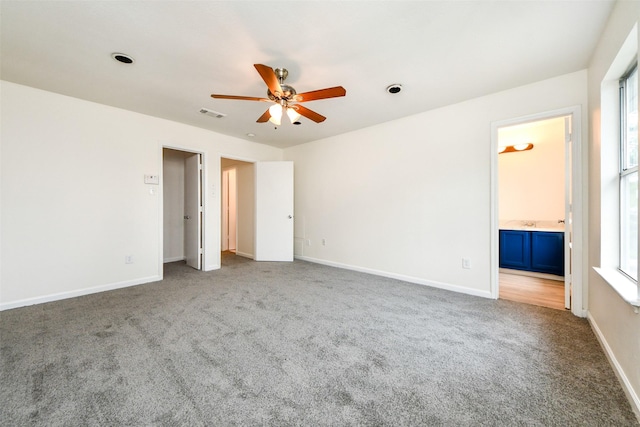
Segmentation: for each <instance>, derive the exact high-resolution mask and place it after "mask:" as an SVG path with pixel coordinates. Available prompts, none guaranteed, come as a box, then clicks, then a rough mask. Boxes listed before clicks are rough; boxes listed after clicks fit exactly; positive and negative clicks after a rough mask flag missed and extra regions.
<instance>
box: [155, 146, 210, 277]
mask: <svg viewBox="0 0 640 427" xmlns="http://www.w3.org/2000/svg"><path fill="white" fill-rule="evenodd" d="M162 171H163V173H162V184H163V185H162V189H163V197H162V200H163V240H162V241H163V244H162V246H163V247H162V255H163V262H164V263H167V262H175V261H183V260H184V261H186V263H187V265H189V266H190V267H193V268H195V269H196V270H202V266H203V261H202V258H203V252H204V251H203V238H202V235H203V233H202V231H203V218H204V207H203V197H202V181H203V179H202V176H203V166H202V153H196V152H189V151H182V150H176V149H170V148H163V150H162Z"/></svg>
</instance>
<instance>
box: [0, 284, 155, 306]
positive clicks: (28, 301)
mask: <svg viewBox="0 0 640 427" xmlns="http://www.w3.org/2000/svg"><path fill="white" fill-rule="evenodd" d="M160 280H162V276H148V277H142V278H140V279H134V280H126V281H124V282H117V283H110V284H108V285H101V286H94V287H91V288H84V289H79V290H77V291H69V292H59V293H55V294H50V295H44V296H41V297H35V298H25V299H21V300H18V301H13V302H7V303H0V311H4V310H10V309H12V308H19V307H26V306H28V305H35V304H44V303H47V302H53V301H59V300H63V299H68V298H75V297H81V296H84V295H90V294H97V293H99V292H105V291H113V290H115V289H120V288H127V287H129V286H136V285H142V284H144V283H149V282H157V281H160Z"/></svg>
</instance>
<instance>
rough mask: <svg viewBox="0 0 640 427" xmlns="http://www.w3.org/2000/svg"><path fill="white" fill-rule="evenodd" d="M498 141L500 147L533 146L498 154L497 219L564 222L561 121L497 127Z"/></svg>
mask: <svg viewBox="0 0 640 427" xmlns="http://www.w3.org/2000/svg"><path fill="white" fill-rule="evenodd" d="M498 138H499V139H498V143H499V145H500V146H507V145H515V144H519V143H523V142H524V143H526V142H531V143H533V149H531V150H529V151H519V152H510V153H501V154H499V155H498V170H499V174H498V177H499V180H498V186H499V190H498V192H499V217H500V220H503V221H506V220H559V219H564V217H565V212H564V211H565V182H564V181H565V164H564V160H565V156H564V152H565V146H564V145H565V143H564V118H562V117H559V118H554V119H548V120H542V121H538V122H534V123H527V124H523V125H517V126H509V127H506V128H501V129H499V131H498Z"/></svg>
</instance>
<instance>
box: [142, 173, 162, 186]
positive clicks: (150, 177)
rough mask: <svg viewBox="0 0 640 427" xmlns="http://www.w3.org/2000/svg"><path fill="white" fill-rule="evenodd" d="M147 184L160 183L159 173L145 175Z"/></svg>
mask: <svg viewBox="0 0 640 427" xmlns="http://www.w3.org/2000/svg"><path fill="white" fill-rule="evenodd" d="M144 183H145V184H155V185H158V184H160V177H159V176H158V175H145V176H144Z"/></svg>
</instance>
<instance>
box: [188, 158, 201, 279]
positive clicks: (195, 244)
mask: <svg viewBox="0 0 640 427" xmlns="http://www.w3.org/2000/svg"><path fill="white" fill-rule="evenodd" d="M201 187H202V162H201V157H200V154H193V155H191V156H188V157H187V158H185V160H184V254H185V258H186V260H187V265H188V266H190V267H193V268H195V269H197V270H200V269H201V267H202V259H201V258H202V239H201V238H200V235H201V233H200V230H201V228H202V189H201Z"/></svg>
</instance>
